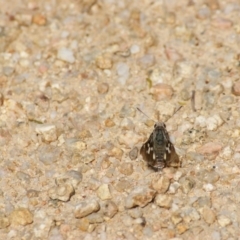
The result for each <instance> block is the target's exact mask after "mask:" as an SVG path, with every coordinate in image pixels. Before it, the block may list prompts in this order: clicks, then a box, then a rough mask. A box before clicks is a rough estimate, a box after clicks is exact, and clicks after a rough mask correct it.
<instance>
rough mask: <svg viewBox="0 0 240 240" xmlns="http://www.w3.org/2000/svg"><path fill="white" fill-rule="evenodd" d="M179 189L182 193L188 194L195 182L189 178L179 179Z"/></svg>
mask: <svg viewBox="0 0 240 240" xmlns="http://www.w3.org/2000/svg"><path fill="white" fill-rule="evenodd" d="M179 183H180V184H181V189H182V190H183V192H184V193H189V192H190V191H191V189H192V188H193V187H194V186H195V181H194V180H193V179H192V178H189V177H183V178H181V179H180V181H179Z"/></svg>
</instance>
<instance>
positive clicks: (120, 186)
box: [115, 178, 132, 192]
mask: <svg viewBox="0 0 240 240" xmlns="http://www.w3.org/2000/svg"><path fill="white" fill-rule="evenodd" d="M131 186H132V185H131V183H130V181H129V180H127V179H124V178H120V179H119V181H118V182H117V184H116V185H115V189H116V190H117V191H118V192H128V191H129V190H130V189H131Z"/></svg>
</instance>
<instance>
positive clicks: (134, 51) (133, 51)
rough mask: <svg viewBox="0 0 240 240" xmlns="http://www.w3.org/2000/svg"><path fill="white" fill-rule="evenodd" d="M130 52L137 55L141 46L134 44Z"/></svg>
mask: <svg viewBox="0 0 240 240" xmlns="http://www.w3.org/2000/svg"><path fill="white" fill-rule="evenodd" d="M130 52H131V54H137V53H139V52H140V47H139V45H136V44H133V45H132V46H131V47H130Z"/></svg>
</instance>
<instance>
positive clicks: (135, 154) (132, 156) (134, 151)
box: [129, 147, 138, 160]
mask: <svg viewBox="0 0 240 240" xmlns="http://www.w3.org/2000/svg"><path fill="white" fill-rule="evenodd" d="M129 157H130V159H131V160H135V159H137V157H138V148H137V147H134V148H133V149H132V150H131V151H130V152H129Z"/></svg>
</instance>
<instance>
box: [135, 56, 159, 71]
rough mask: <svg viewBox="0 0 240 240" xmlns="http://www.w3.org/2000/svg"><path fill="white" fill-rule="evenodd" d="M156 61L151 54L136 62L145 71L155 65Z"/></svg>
mask: <svg viewBox="0 0 240 240" xmlns="http://www.w3.org/2000/svg"><path fill="white" fill-rule="evenodd" d="M155 62H156V60H155V57H154V56H153V55H152V54H146V55H144V56H143V57H141V58H140V59H139V60H138V63H139V65H140V66H141V67H142V68H144V69H146V68H149V67H151V66H153V65H154V64H155Z"/></svg>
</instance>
